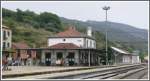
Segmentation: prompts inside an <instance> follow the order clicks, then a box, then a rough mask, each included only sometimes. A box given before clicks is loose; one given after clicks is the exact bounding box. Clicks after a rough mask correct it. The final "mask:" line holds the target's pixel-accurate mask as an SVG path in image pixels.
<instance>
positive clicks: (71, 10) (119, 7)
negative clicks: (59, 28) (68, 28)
mask: <svg viewBox="0 0 150 81" xmlns="http://www.w3.org/2000/svg"><path fill="white" fill-rule="evenodd" d="M105 5H108V6H110V7H111V9H110V10H109V11H108V20H109V21H112V22H119V23H124V24H128V25H132V26H135V27H138V28H142V29H149V2H148V1H49V2H45V1H39V2H35V1H26V2H24V1H20V2H19V1H17V2H15V1H12V2H11V1H9V2H8V1H3V2H2V7H3V8H7V9H11V10H16V9H17V8H19V9H21V10H27V9H29V10H31V11H34V12H36V13H38V14H39V13H41V12H44V11H46V12H52V13H55V14H57V15H58V16H61V17H65V18H69V19H77V20H82V21H86V20H96V21H104V20H105V11H103V10H102V7H103V6H105Z"/></svg>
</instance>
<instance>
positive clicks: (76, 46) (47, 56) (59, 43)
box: [17, 26, 101, 66]
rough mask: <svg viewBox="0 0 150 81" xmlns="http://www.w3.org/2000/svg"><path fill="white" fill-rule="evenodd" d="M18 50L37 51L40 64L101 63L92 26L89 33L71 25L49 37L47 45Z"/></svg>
mask: <svg viewBox="0 0 150 81" xmlns="http://www.w3.org/2000/svg"><path fill="white" fill-rule="evenodd" d="M17 50H18V51H20V50H28V54H29V55H31V54H30V53H31V51H35V52H34V53H36V57H35V59H36V60H39V61H40V62H39V63H40V65H46V66H50V65H58V64H61V65H64V66H74V65H80V66H82V65H83V66H84V65H87V66H91V65H99V64H100V51H101V50H98V49H96V41H95V38H94V37H93V36H92V30H91V28H90V27H89V28H88V30H87V34H83V33H80V32H79V31H77V30H76V29H75V27H72V26H71V27H68V29H67V30H65V31H63V32H59V33H58V34H56V35H54V36H51V37H48V46H47V47H41V48H27V49H20V48H19V49H17ZM20 54H21V53H20ZM60 62H61V63H60ZM31 63H32V62H31Z"/></svg>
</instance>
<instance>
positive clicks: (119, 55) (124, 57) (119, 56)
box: [111, 47, 132, 64]
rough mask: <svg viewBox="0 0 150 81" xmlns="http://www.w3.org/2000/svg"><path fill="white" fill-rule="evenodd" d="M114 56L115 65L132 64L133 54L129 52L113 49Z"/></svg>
mask: <svg viewBox="0 0 150 81" xmlns="http://www.w3.org/2000/svg"><path fill="white" fill-rule="evenodd" d="M111 48H112V50H113V55H114V58H115V59H114V63H115V64H131V63H132V54H131V53H129V52H128V51H125V50H122V49H119V48H116V47H111Z"/></svg>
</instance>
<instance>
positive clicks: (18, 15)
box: [16, 9, 23, 22]
mask: <svg viewBox="0 0 150 81" xmlns="http://www.w3.org/2000/svg"><path fill="white" fill-rule="evenodd" d="M16 20H17V21H19V22H22V21H23V11H21V10H20V9H17V14H16Z"/></svg>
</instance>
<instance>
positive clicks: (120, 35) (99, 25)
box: [61, 17, 148, 51]
mask: <svg viewBox="0 0 150 81" xmlns="http://www.w3.org/2000/svg"><path fill="white" fill-rule="evenodd" d="M61 21H62V23H72V24H74V25H76V26H79V27H84V28H85V27H88V26H91V27H92V29H93V30H95V31H99V32H101V33H103V34H104V35H105V29H106V28H107V31H108V39H109V41H111V42H113V43H115V44H121V47H122V48H126V47H131V48H133V49H137V50H141V51H147V50H148V49H147V48H148V46H147V45H148V30H144V29H138V28H136V27H133V26H130V25H127V24H122V23H115V22H108V24H107V26H106V23H105V22H98V21H86V22H83V21H78V20H70V19H66V18H63V17H61Z"/></svg>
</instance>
